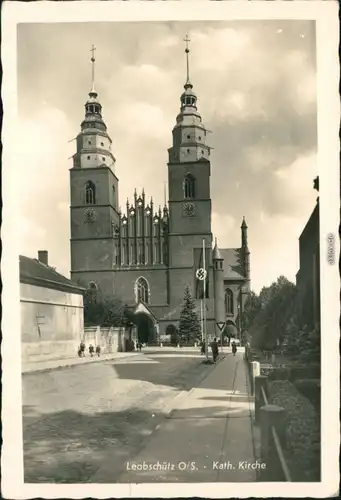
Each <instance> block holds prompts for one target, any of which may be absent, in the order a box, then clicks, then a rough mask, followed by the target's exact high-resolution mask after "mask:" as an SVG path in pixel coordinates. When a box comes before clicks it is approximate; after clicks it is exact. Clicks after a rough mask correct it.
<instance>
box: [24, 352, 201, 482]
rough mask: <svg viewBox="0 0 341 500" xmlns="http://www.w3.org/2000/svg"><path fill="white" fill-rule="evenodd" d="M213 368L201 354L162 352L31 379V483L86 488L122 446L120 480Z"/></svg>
mask: <svg viewBox="0 0 341 500" xmlns="http://www.w3.org/2000/svg"><path fill="white" fill-rule="evenodd" d="M209 370H210V366H207V365H203V364H202V358H201V357H200V356H199V355H198V350H196V351H192V352H191V351H182V352H179V351H176V352H174V351H169V352H168V351H166V350H161V349H160V350H158V351H157V350H155V351H148V352H146V353H142V354H141V355H136V356H134V357H132V358H125V359H122V360H115V361H105V362H103V363H96V364H87V365H82V366H75V367H73V368H67V369H63V370H56V371H50V372H47V373H40V374H39V373H36V374H27V375H25V376H24V377H23V429H24V468H25V482H30V483H35V482H47V483H51V482H55V483H77V482H78V483H79V482H91V478H92V476H93V475H94V473H95V472H96V471H97V470H98V468H99V467H100V466H101V465H102V464H103V460H105V457H106V451H107V450H108V447H112V446H115V447H116V446H117V454H116V453H115V457H116V456H117V459H115V463H113V464H112V478H111V481H112V482H115V481H116V480H117V479H118V477H119V475H120V473H121V472H122V470H123V468H124V464H125V461H126V460H129V459H131V458H132V457H134V456H135V455H136V453H138V452H139V451H140V450H141V449H142V448H143V446H144V445H145V444H146V443H147V442H148V439H149V438H150V435H151V434H152V432H153V430H154V429H155V427H156V426H157V425H158V424H159V423H160V422H161V421H162V419H163V418H164V417H165V414H166V411H167V407H168V405H169V404H171V401H172V400H173V398H174V397H175V396H176V395H177V394H178V393H179V392H180V391H182V390H189V389H190V388H192V386H193V385H195V384H196V383H197V382H198V381H199V380H200V379H201V378H202V377H204V376H205V374H207V373H208V371H209Z"/></svg>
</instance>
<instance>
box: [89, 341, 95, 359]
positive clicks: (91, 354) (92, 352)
mask: <svg viewBox="0 0 341 500" xmlns="http://www.w3.org/2000/svg"><path fill="white" fill-rule="evenodd" d="M94 350H95V349H94V346H93V345H92V344H90V345H89V354H90V356H91V357H93V355H94Z"/></svg>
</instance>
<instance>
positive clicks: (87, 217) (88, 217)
mask: <svg viewBox="0 0 341 500" xmlns="http://www.w3.org/2000/svg"><path fill="white" fill-rule="evenodd" d="M96 218H97V217H96V212H95V210H94V209H93V208H87V209H86V210H84V221H85V222H95V220H96Z"/></svg>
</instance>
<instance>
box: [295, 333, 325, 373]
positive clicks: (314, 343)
mask: <svg viewBox="0 0 341 500" xmlns="http://www.w3.org/2000/svg"><path fill="white" fill-rule="evenodd" d="M297 348H298V351H299V358H300V360H301V361H302V362H306V363H316V364H319V363H320V360H321V332H320V326H319V325H316V326H315V327H314V328H313V329H312V330H310V329H309V328H308V326H307V325H305V326H304V327H303V328H302V330H301V331H300V333H299V335H298V338H297Z"/></svg>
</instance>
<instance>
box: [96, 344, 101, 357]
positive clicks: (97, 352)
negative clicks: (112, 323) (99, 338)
mask: <svg viewBox="0 0 341 500" xmlns="http://www.w3.org/2000/svg"><path fill="white" fill-rule="evenodd" d="M96 354H97V356H98V357H100V355H101V347H100V346H99V345H98V346H96Z"/></svg>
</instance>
